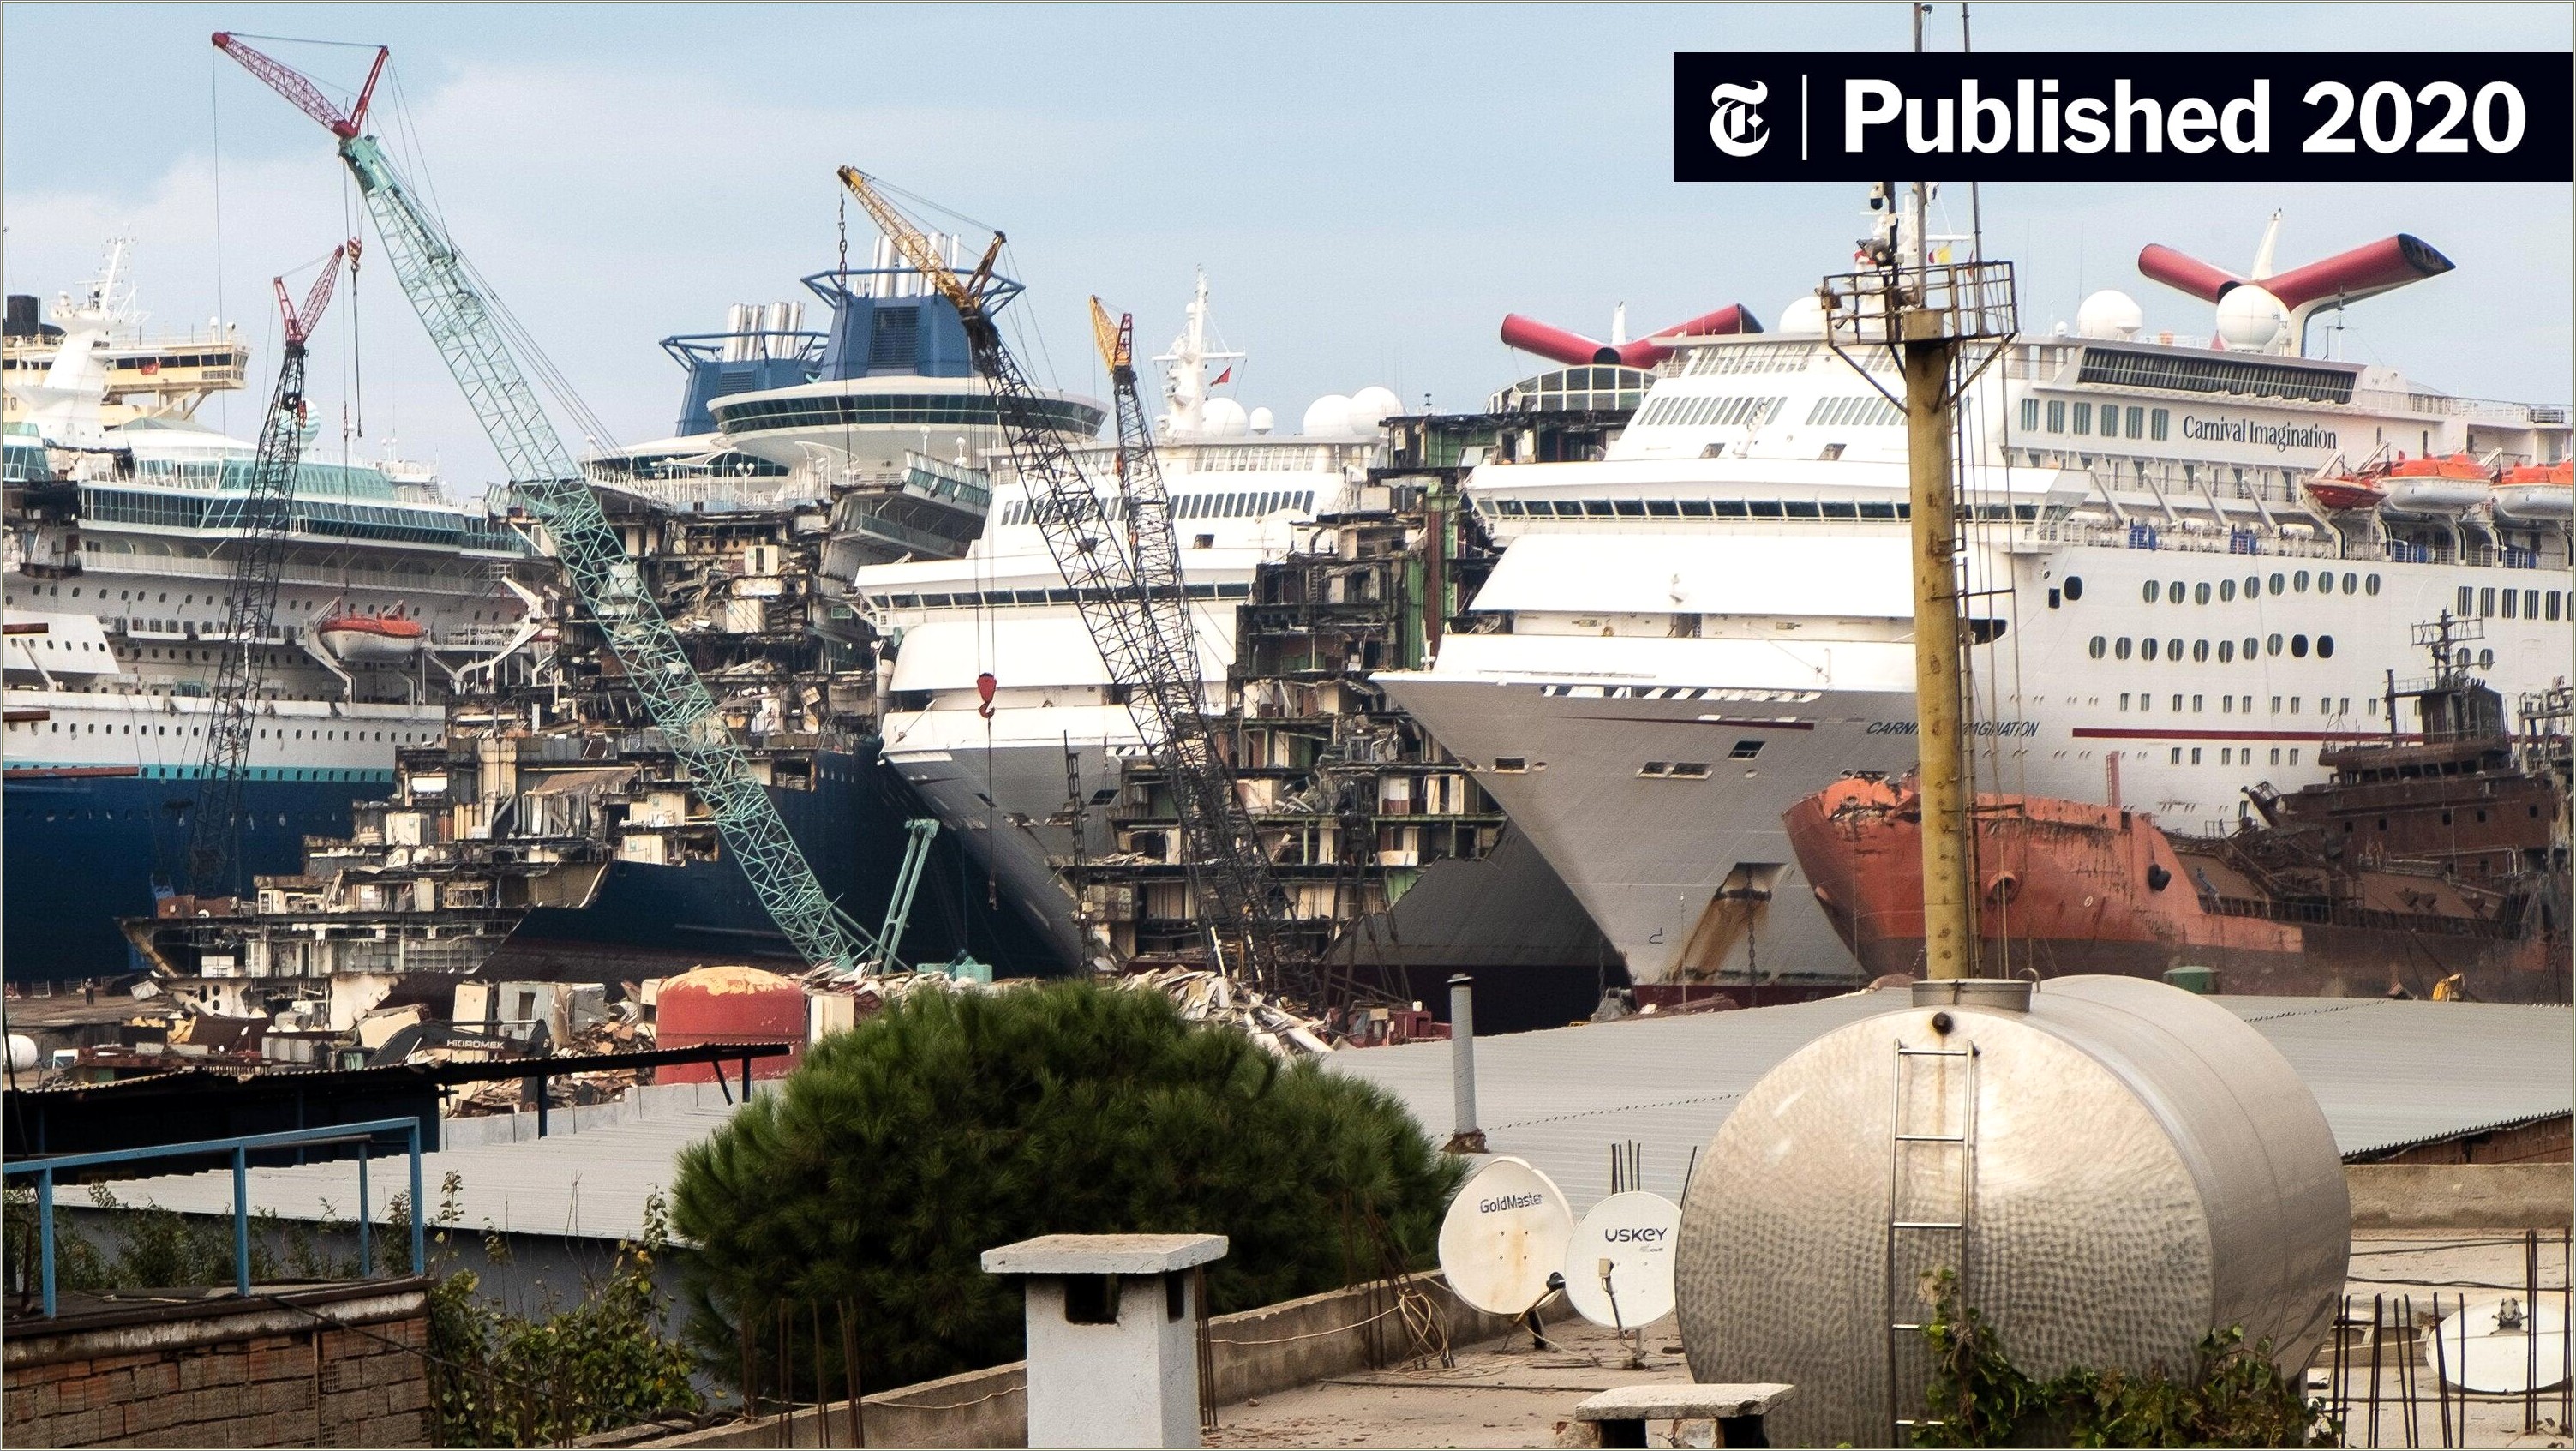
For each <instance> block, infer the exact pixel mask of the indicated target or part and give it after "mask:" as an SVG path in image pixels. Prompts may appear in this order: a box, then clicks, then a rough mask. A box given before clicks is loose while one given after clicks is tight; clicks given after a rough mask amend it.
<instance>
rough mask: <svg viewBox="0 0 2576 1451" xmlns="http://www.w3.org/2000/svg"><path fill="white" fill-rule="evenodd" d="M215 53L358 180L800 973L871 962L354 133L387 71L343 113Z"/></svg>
mask: <svg viewBox="0 0 2576 1451" xmlns="http://www.w3.org/2000/svg"><path fill="white" fill-rule="evenodd" d="M214 43H215V47H216V48H217V49H218V50H221V51H223V52H224V53H225V54H226V55H229V56H231V57H232V58H233V59H234V60H236V61H239V62H240V63H241V65H242V67H243V69H245V70H248V71H249V72H250V73H251V74H252V75H254V76H257V77H258V78H259V79H260V80H262V81H264V82H266V83H267V84H268V86H269V87H270V88H271V89H273V90H275V91H276V92H277V93H278V94H279V95H281V96H284V97H285V98H286V99H287V100H288V101H290V102H292V103H294V105H295V106H296V108H297V109H299V110H301V111H303V112H304V113H305V114H306V115H308V116H311V117H312V118H313V119H314V120H316V121H319V122H321V123H322V124H323V125H324V126H326V127H328V128H330V131H331V134H332V135H334V136H336V137H338V138H339V141H340V159H341V160H342V161H344V162H346V163H347V164H348V167H349V171H350V173H351V174H352V175H354V176H355V177H356V178H357V182H358V190H359V193H360V194H361V195H362V196H363V197H365V199H366V204H367V215H368V216H370V217H372V218H373V219H374V220H375V224H376V231H377V233H378V234H379V235H380V236H381V237H382V238H383V242H384V250H385V253H386V255H387V256H388V257H389V258H390V259H391V260H392V262H393V268H394V274H395V276H397V277H398V278H400V279H401V281H402V287H403V292H404V294H405V295H406V296H408V297H409V298H410V299H411V304H412V308H413V310H414V311H416V312H418V313H419V314H420V320H421V323H422V325H423V326H425V327H426V328H427V329H428V330H429V337H430V341H431V342H432V343H434V344H436V345H437V348H438V351H439V355H440V356H441V357H443V358H445V359H446V360H447V368H448V371H449V372H450V373H453V374H454V375H455V377H456V382H457V386H459V387H460V388H462V389H464V391H465V398H466V402H467V403H468V404H469V405H470V406H471V407H472V408H473V410H474V416H475V417H476V418H477V419H478V420H480V421H481V423H482V425H483V431H484V433H485V434H487V435H488V436H489V437H490V438H491V440H492V447H493V448H494V450H496V451H497V452H498V453H499V454H500V455H501V463H502V466H503V467H504V468H505V469H507V470H508V472H509V477H510V489H511V494H512V497H513V498H514V499H515V500H516V501H517V502H519V503H520V504H522V505H523V506H524V507H525V508H526V509H527V511H528V513H529V515H530V516H531V517H533V518H534V519H535V520H536V522H537V524H538V525H539V527H541V528H542V529H543V530H544V531H545V534H546V536H547V537H548V538H549V539H550V540H551V541H552V543H553V545H554V553H555V558H556V561H557V563H558V564H559V565H560V566H561V567H562V570H563V573H564V577H565V579H566V580H567V581H569V582H570V584H571V585H572V588H573V592H574V594H575V595H576V596H577V597H578V598H579V599H580V601H581V604H582V608H583V609H584V610H586V611H587V612H588V613H589V615H590V617H591V619H592V620H593V621H594V622H595V623H596V624H597V625H598V627H599V630H600V633H601V634H603V635H604V636H606V637H607V641H608V645H609V648H610V649H611V650H613V651H615V652H616V655H617V658H618V660H619V662H620V663H621V664H623V665H624V667H625V671H626V681H627V683H628V684H629V685H631V686H632V687H633V688H634V690H635V693H636V694H637V695H638V696H640V697H641V698H642V699H643V701H644V704H645V708H646V710H647V711H648V712H650V714H651V716H652V719H653V723H654V725H655V726H656V727H658V728H659V729H660V731H661V733H662V736H663V738H664V739H665V740H667V741H668V742H669V743H670V746H671V750H672V752H673V754H674V755H676V756H677V757H678V758H679V762H680V765H681V766H682V768H683V769H685V770H686V771H687V772H688V774H689V779H690V784H691V785H692V786H693V787H694V788H695V789H696V791H697V793H698V795H699V797H700V798H701V799H703V800H704V801H705V802H706V803H707V808H708V810H709V811H710V812H711V813H712V814H713V815H714V818H715V823H716V830H717V831H718V833H719V834H721V836H722V837H723V839H724V844H725V847H726V849H727V850H729V851H731V852H732V853H733V855H734V859H735V860H736V861H737V862H739V863H740V864H741V866H742V870H743V875H744V876H745V877H747V878H749V879H750V881H751V886H752V890H753V891H754V892H755V893H757V894H758V895H759V897H760V901H761V905H762V906H763V907H765V908H767V909H768V911H769V916H770V920H772V921H773V922H776V923H777V924H778V929H779V930H780V931H781V932H783V933H785V934H786V936H787V940H788V941H789V942H790V943H791V944H793V945H794V947H795V949H796V951H797V952H798V953H799V954H801V955H802V956H803V957H804V958H805V959H806V960H807V961H808V962H812V963H817V964H822V963H832V964H838V965H841V966H845V967H847V966H855V965H856V964H858V963H859V962H861V961H862V960H864V959H867V958H869V957H871V956H872V955H873V954H874V953H875V950H876V944H875V942H874V941H873V940H872V939H871V938H870V937H869V935H868V932H867V929H865V928H863V927H861V926H859V925H858V924H857V923H856V922H854V921H852V920H851V919H850V918H849V916H848V915H847V914H846V913H844V912H842V911H841V909H840V908H839V907H838V906H837V905H835V904H834V903H833V901H832V899H831V898H830V897H828V896H826V895H825V894H824V891H823V884H822V883H821V882H819V881H817V880H816V879H815V877H814V869H813V867H812V866H810V865H809V864H807V862H806V860H805V853H804V852H803V850H801V849H800V848H799V847H798V846H797V845H796V840H795V838H794V837H792V836H789V835H788V833H787V825H786V823H785V822H784V821H782V820H780V819H779V815H778V808H777V805H776V804H775V803H773V802H772V801H771V800H770V799H769V796H768V793H767V791H766V790H765V789H764V788H763V787H762V786H761V784H760V782H759V781H758V779H757V778H755V777H754V776H753V775H752V772H751V763H750V761H749V759H748V758H747V757H745V755H744V754H743V750H742V747H741V745H740V744H739V743H738V742H736V741H735V739H734V737H733V731H732V728H731V727H729V726H728V725H727V724H726V723H725V719H724V716H723V715H722V713H721V712H719V711H718V710H717V708H716V702H715V697H714V696H713V695H712V694H711V693H709V691H708V690H707V687H706V683H705V682H704V681H702V680H700V679H699V678H698V672H697V669H696V667H695V666H694V665H692V664H691V663H690V660H689V655H688V652H687V651H686V650H685V649H684V648H683V647H682V646H681V644H680V640H679V637H678V636H677V635H675V634H673V633H672V631H671V626H670V623H669V622H668V621H666V620H664V619H663V618H662V611H661V609H660V607H659V606H657V605H656V604H655V603H654V602H653V598H652V595H651V594H650V593H649V592H648V591H647V590H646V589H645V586H644V580H643V575H642V572H641V571H640V570H639V569H638V568H637V567H636V564H635V561H634V560H632V559H630V558H628V557H627V554H626V550H625V547H624V546H623V545H622V544H621V543H620V542H619V540H618V537H617V532H616V531H615V530H614V529H612V528H610V527H609V523H608V517H607V515H606V514H605V513H604V512H602V511H601V509H600V506H599V500H598V498H597V497H596V496H595V495H593V494H592V493H591V491H590V485H589V483H588V481H587V480H585V479H584V478H583V477H582V472H581V469H580V467H579V466H578V465H577V464H575V463H574V461H573V457H572V454H571V453H570V451H568V450H567V449H566V448H565V447H564V444H563V440H562V438H561V437H560V436H558V435H557V434H556V432H555V427H554V423H553V421H552V420H551V419H549V418H548V417H547V416H546V413H545V410H544V408H543V407H542V406H540V405H539V403H538V402H537V396H536V392H535V390H534V389H532V388H531V387H530V386H529V384H528V379H527V375H526V374H525V373H523V372H522V371H521V370H520V367H519V364H518V361H517V359H516V358H514V357H513V356H512V355H511V353H510V349H509V347H508V345H507V344H506V343H505V342H504V341H503V337H502V328H501V323H500V319H499V318H498V317H497V316H496V310H495V307H494V305H493V303H492V301H491V299H489V298H488V297H486V295H485V293H484V290H483V288H482V287H481V286H479V285H478V284H477V283H476V281H475V280H474V278H473V276H472V273H471V271H470V269H469V268H468V267H467V265H466V262H465V258H464V256H463V254H461V253H459V252H458V251H457V249H456V244H455V243H454V242H453V241H451V240H450V239H449V238H448V236H447V232H446V229H445V228H443V227H441V226H440V225H439V223H438V221H437V220H436V218H435V217H433V216H432V215H431V213H430V212H429V210H428V209H427V208H426V207H424V206H422V205H421V203H420V201H419V200H418V198H416V197H415V196H414V195H413V194H412V191H411V189H410V188H409V187H408V186H406V185H405V184H404V183H403V180H402V178H401V176H400V175H398V174H397V173H396V172H395V170H394V167H393V164H392V162H391V161H390V160H389V159H388V158H387V157H386V156H385V154H384V150H383V148H382V147H380V146H379V145H378V144H377V142H376V138H375V137H373V136H370V135H368V134H366V131H365V124H366V117H367V103H368V100H369V99H370V98H371V97H372V96H373V95H374V93H375V87H376V81H377V79H378V78H379V77H380V76H381V75H382V74H383V73H384V66H385V59H386V51H385V50H384V49H382V48H381V47H380V48H379V49H378V50H377V51H376V58H375V64H374V66H373V67H372V68H371V69H370V70H369V71H368V73H367V81H366V85H365V87H364V88H363V89H362V90H360V92H359V93H358V99H357V103H356V104H355V105H354V106H352V107H351V108H350V109H349V110H348V111H347V112H345V113H344V112H342V111H341V110H340V108H339V106H338V105H337V104H336V103H334V102H333V101H332V100H331V99H330V98H329V97H328V96H326V95H324V94H323V93H322V90H321V88H320V87H318V86H316V85H314V84H313V82H312V81H311V80H309V79H307V78H306V77H305V76H303V75H302V74H301V73H299V72H297V71H296V70H294V69H293V68H292V67H289V66H287V65H285V64H283V63H281V62H279V61H277V60H274V59H272V58H271V57H269V56H266V55H263V54H261V53H260V52H258V51H256V50H254V49H252V48H251V47H249V46H247V45H244V44H242V43H241V42H240V41H238V40H236V39H234V38H233V37H232V36H231V35H229V34H226V33H223V32H217V33H216V35H215V37H214Z"/></svg>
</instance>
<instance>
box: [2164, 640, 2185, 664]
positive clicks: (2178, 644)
mask: <svg viewBox="0 0 2576 1451" xmlns="http://www.w3.org/2000/svg"><path fill="white" fill-rule="evenodd" d="M2165 658H2166V659H2168V660H2174V661H2179V660H2181V659H2182V641H2180V640H2167V641H2165Z"/></svg>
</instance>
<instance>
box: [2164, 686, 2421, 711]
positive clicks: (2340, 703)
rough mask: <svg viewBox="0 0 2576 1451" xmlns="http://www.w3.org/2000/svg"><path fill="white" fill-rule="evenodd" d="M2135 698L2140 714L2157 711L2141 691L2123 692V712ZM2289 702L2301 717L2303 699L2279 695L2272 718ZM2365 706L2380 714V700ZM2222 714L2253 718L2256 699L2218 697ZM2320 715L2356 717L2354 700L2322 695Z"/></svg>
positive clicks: (2366, 700) (2196, 701) (2195, 700)
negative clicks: (2353, 708)
mask: <svg viewBox="0 0 2576 1451" xmlns="http://www.w3.org/2000/svg"><path fill="white" fill-rule="evenodd" d="M2132 698H2134V699H2135V700H2136V701H2137V707H2136V708H2137V709H2139V710H2142V711H2145V710H2154V709H2155V708H2156V697H2155V692H2153V691H2138V692H2136V693H2135V694H2134V697H2133V695H2132V693H2131V692H2129V691H2126V690H2123V691H2121V692H2120V709H2122V710H2124V711H2125V710H2128V709H2130V705H2129V702H2130V700H2131V699H2132ZM2285 698H2286V699H2287V700H2288V701H2289V710H2288V712H2287V713H2288V714H2290V715H2297V714H2298V713H2299V702H2300V700H2301V699H2302V697H2300V696H2296V695H2293V696H2288V697H2283V696H2278V695H2276V696H2273V697H2272V714H2274V715H2280V714H2283V711H2282V709H2281V702H2282V701H2283V700H2284V699H2285ZM2204 699H2205V697H2203V696H2198V695H2195V696H2193V697H2192V698H2191V709H2192V710H2193V711H2195V712H2197V711H2199V710H2201V709H2203V708H2204V707H2203V705H2202V702H2203V700H2204ZM2363 704H2365V705H2367V706H2368V707H2369V712H2368V713H2369V714H2371V715H2377V714H2379V697H2377V696H2375V695H2373V696H2365V697H2363ZM2182 708H2183V704H2182V697H2181V696H2180V695H2176V696H2174V697H2173V709H2174V710H2175V711H2177V712H2179V711H2181V710H2182ZM2218 713H2219V714H2221V715H2252V714H2253V713H2254V697H2252V696H2250V695H2222V696H2220V697H2218ZM2317 714H2319V715H2350V714H2352V697H2351V696H2349V695H2347V696H2344V697H2343V698H2342V699H2341V700H2337V699H2336V698H2335V697H2334V696H2331V695H2320V696H2318V697H2317Z"/></svg>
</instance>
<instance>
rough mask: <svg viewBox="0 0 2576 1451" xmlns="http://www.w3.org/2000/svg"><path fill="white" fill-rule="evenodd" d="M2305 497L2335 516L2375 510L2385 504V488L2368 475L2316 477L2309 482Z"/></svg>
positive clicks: (2386, 496) (2386, 495) (2324, 475)
mask: <svg viewBox="0 0 2576 1451" xmlns="http://www.w3.org/2000/svg"><path fill="white" fill-rule="evenodd" d="M2308 497H2309V498H2311V499H2314V500H2316V501H2317V507H2319V508H2321V509H2329V510H2333V511H2335V512H2337V513H2341V512H2344V511H2347V510H2354V509H2376V508H2378V507H2379V506H2380V505H2381V504H2383V503H2386V502H2387V500H2388V487H2387V486H2386V485H2385V484H2383V483H2381V482H2380V481H2379V480H2378V479H2377V478H2375V477H2372V476H2370V475H2367V474H2351V473H2346V474H2319V475H2318V476H2316V477H2315V478H2312V479H2310V480H2308Z"/></svg>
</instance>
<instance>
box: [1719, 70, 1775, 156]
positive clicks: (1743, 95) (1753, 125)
mask: <svg viewBox="0 0 2576 1451" xmlns="http://www.w3.org/2000/svg"><path fill="white" fill-rule="evenodd" d="M1708 99H1709V102H1710V104H1712V105H1714V106H1716V107H1717V110H1716V111H1715V112H1713V113H1711V114H1710V116H1709V118H1708V144H1709V145H1711V146H1714V147H1716V148H1717V149H1718V150H1720V151H1723V152H1725V153H1726V154H1727V155H1729V156H1751V155H1754V154H1755V153H1757V152H1759V151H1760V150H1761V149H1762V148H1763V147H1764V146H1767V145H1769V144H1770V142H1771V122H1770V120H1769V118H1767V117H1765V116H1764V115H1763V114H1762V112H1761V111H1760V110H1759V109H1758V108H1759V107H1760V106H1761V104H1762V103H1763V102H1764V101H1767V100H1769V99H1771V87H1770V85H1769V84H1768V83H1767V82H1762V81H1756V82H1754V83H1753V84H1752V85H1749V86H1740V85H1737V84H1735V83H1734V82H1733V81H1728V82H1725V83H1723V84H1720V85H1719V86H1717V87H1716V88H1715V89H1713V90H1711V91H1710V92H1709V93H1708Z"/></svg>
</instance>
